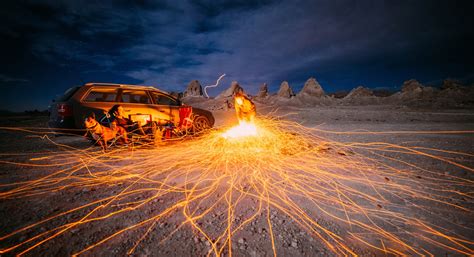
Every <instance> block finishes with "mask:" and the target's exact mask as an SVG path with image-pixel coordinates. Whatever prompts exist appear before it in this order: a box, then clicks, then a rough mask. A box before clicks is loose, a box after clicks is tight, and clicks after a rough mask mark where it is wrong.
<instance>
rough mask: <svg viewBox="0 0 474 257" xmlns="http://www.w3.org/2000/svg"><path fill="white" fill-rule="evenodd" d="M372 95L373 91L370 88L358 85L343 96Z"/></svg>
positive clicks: (359, 96) (358, 96)
mask: <svg viewBox="0 0 474 257" xmlns="http://www.w3.org/2000/svg"><path fill="white" fill-rule="evenodd" d="M371 96H374V92H372V90H370V89H368V88H366V87H363V86H358V87H356V88H354V89H352V90H351V92H349V94H348V95H347V96H346V97H344V98H347V99H349V98H361V97H371Z"/></svg>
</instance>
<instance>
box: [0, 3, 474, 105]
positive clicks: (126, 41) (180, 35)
mask: <svg viewBox="0 0 474 257" xmlns="http://www.w3.org/2000/svg"><path fill="white" fill-rule="evenodd" d="M473 7H474V4H473V3H472V1H456V2H455V3H451V2H446V1H299V0H297V1H291V0H281V1H211V0H206V1H171V0H169V1H115V2H114V3H113V4H112V3H110V2H109V1H99V2H96V3H92V2H90V3H87V4H85V3H84V2H83V1H52V0H51V1H48V0H43V1H22V2H8V1H7V2H4V3H2V8H0V36H1V38H0V44H1V46H2V47H1V48H0V53H1V54H2V56H3V57H4V60H5V61H4V63H5V64H4V67H2V71H0V73H1V74H2V76H4V77H5V78H27V79H24V80H22V81H21V82H20V81H14V80H1V81H0V83H1V86H2V88H3V89H5V88H7V90H8V94H5V95H8V98H4V99H0V102H1V106H0V109H1V108H10V109H11V108H31V107H35V108H42V107H44V106H46V105H47V102H48V101H49V99H50V98H52V97H53V96H54V94H58V93H60V92H61V91H64V90H65V89H67V88H68V87H70V86H72V85H75V84H80V83H83V82H84V81H102V82H117V83H140V84H150V85H158V86H159V87H161V88H163V89H166V90H175V91H178V90H183V89H184V88H185V86H186V84H187V83H188V82H189V81H191V80H193V79H198V80H200V81H201V83H202V84H204V85H206V84H212V83H214V81H215V79H216V78H217V77H218V76H219V75H220V74H222V73H226V74H228V76H226V78H225V80H224V84H225V86H227V84H229V83H230V81H231V80H237V81H239V82H240V83H241V84H243V85H244V87H246V89H247V90H248V91H250V92H255V91H256V90H257V88H258V86H259V85H260V84H261V83H263V82H267V83H269V85H270V89H271V90H276V89H277V88H278V86H279V84H280V83H281V81H282V80H288V81H289V82H290V84H291V85H292V86H293V87H295V88H296V89H299V88H301V86H302V85H303V83H304V81H305V80H306V79H307V78H308V77H310V76H315V77H316V78H317V79H318V80H319V81H320V82H321V84H322V86H323V87H324V88H325V89H326V91H336V90H341V89H349V88H352V87H354V86H356V85H359V84H364V85H366V86H369V87H393V86H399V85H400V84H401V83H402V82H403V80H406V79H410V78H417V79H419V80H421V81H422V82H425V83H433V82H436V81H440V80H441V79H443V78H446V77H457V78H462V79H466V80H470V81H472V79H473V75H472V74H474V68H473V66H472V65H471V63H472V60H473V57H474V50H473V48H472V45H474V36H473V33H472V31H473V28H474V26H473V24H474V22H473V21H474V18H473V16H472V15H470V14H469V13H468V12H467V10H473V9H474V8H473ZM20 89H21V90H20ZM222 89H223V88H217V89H213V90H212V92H210V93H211V94H216V93H217V92H219V91H220V90H222ZM25 90H26V91H30V92H34V94H29V95H28V96H22V92H23V91H25ZM12 96H17V97H12ZM20 96H22V97H20ZM11 99H21V101H17V100H15V101H13V100H11Z"/></svg>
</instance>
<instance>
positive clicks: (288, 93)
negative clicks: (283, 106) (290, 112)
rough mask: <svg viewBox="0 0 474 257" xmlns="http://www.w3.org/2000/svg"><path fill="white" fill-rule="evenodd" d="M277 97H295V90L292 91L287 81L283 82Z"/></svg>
mask: <svg viewBox="0 0 474 257" xmlns="http://www.w3.org/2000/svg"><path fill="white" fill-rule="evenodd" d="M277 95H278V96H279V97H283V98H290V97H292V96H294V95H295V94H294V93H293V89H291V87H290V85H289V84H288V82H287V81H283V82H281V85H280V89H279V90H278V93H277Z"/></svg>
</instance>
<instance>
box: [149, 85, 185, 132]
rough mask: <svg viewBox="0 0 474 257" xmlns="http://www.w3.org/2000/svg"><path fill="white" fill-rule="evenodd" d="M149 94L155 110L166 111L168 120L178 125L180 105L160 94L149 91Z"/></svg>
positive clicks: (167, 96) (168, 96)
mask: <svg viewBox="0 0 474 257" xmlns="http://www.w3.org/2000/svg"><path fill="white" fill-rule="evenodd" d="M150 93H151V96H152V98H153V102H154V103H155V106H156V108H160V109H167V110H168V116H169V120H170V121H172V122H173V123H174V124H175V125H178V123H179V107H180V103H179V102H178V101H177V100H176V99H175V98H173V97H172V96H170V95H167V94H164V93H162V92H156V91H151V92H150Z"/></svg>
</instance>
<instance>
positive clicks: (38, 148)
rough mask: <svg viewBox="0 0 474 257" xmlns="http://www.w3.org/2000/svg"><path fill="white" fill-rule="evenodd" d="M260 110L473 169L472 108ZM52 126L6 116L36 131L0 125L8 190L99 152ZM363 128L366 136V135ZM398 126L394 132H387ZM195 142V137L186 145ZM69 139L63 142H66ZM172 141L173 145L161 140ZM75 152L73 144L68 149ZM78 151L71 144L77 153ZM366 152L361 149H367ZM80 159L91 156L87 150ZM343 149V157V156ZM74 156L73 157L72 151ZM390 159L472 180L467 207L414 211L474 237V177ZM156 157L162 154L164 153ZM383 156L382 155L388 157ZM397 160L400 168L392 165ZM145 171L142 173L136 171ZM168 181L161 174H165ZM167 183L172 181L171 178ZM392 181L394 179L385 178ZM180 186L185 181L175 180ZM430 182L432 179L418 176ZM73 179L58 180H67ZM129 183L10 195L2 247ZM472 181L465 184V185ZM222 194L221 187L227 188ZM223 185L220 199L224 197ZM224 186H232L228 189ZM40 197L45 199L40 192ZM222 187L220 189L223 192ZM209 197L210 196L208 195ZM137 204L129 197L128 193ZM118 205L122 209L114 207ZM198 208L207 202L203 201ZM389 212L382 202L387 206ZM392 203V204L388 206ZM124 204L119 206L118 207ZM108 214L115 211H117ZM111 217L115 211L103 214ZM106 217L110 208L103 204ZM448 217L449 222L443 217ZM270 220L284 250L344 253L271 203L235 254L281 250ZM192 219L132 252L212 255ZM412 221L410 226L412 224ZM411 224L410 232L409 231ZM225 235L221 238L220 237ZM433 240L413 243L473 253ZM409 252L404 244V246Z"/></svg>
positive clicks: (104, 248)
mask: <svg viewBox="0 0 474 257" xmlns="http://www.w3.org/2000/svg"><path fill="white" fill-rule="evenodd" d="M258 110H259V115H266V116H268V117H280V118H281V119H286V120H292V121H296V122H298V123H301V124H302V125H304V126H305V127H309V128H314V129H315V130H314V133H316V134H320V135H323V136H324V137H325V138H327V139H330V140H335V141H338V142H344V143H346V144H347V143H357V142H359V143H367V142H386V143H394V144H398V145H402V146H409V147H413V146H418V147H427V148H435V149H443V150H447V151H453V152H462V153H467V154H464V155H462V154H450V155H449V158H450V160H452V161H455V162H457V163H460V164H462V165H465V166H467V167H471V168H472V167H473V166H474V158H473V157H472V156H473V154H474V148H473V146H474V134H473V132H472V131H473V130H474V114H473V112H472V110H443V111H440V110H436V111H432V110H413V109H406V108H395V107H390V106H374V107H370V106H369V107H360V106H359V107H351V106H338V107H311V108H297V107H280V108H277V109H276V108H275V107H272V106H265V105H258ZM214 115H215V117H216V127H222V126H226V125H229V124H232V123H235V122H236V120H235V117H234V112H233V111H224V110H218V111H214ZM45 124H46V120H45V118H44V117H36V118H35V117H33V118H32V117H17V118H12V117H4V118H1V119H0V126H1V127H25V128H33V129H31V130H32V131H33V132H37V133H32V132H31V131H30V132H22V131H15V130H13V131H12V130H8V129H5V128H3V129H0V138H1V142H2V144H1V145H0V160H1V161H2V164H1V165H0V184H1V187H0V192H2V193H4V192H9V190H12V189H14V188H18V187H21V186H22V184H18V183H21V182H24V181H31V180H34V179H37V178H40V177H43V176H45V175H48V174H51V173H53V172H56V171H58V170H60V169H61V168H62V169H65V170H67V169H70V168H71V167H70V166H69V165H68V164H67V163H63V164H62V165H58V159H57V158H56V159H54V160H53V161H49V160H43V161H42V160H39V162H35V161H32V158H41V157H42V156H48V155H51V154H54V155H60V154H61V152H65V153H66V152H67V153H69V154H70V152H68V151H69V150H71V149H70V148H68V147H74V151H77V149H80V150H81V151H82V150H83V151H85V152H87V151H89V152H91V153H99V149H98V147H92V148H90V147H91V145H90V143H89V142H87V141H85V140H84V139H83V138H81V137H54V136H52V135H49V137H50V138H51V140H52V141H54V142H55V143H56V144H53V143H51V141H49V140H48V139H47V138H45V137H42V136H43V135H45V134H47V130H42V129H41V128H44V127H45ZM427 131H431V132H436V131H438V132H439V131H471V132H470V133H422V132H427ZM335 132H357V133H335ZM360 132H364V133H360ZM365 132H385V133H382V134H380V133H365ZM387 132H390V133H387ZM182 143H186V142H182ZM60 144H64V145H66V146H67V147H64V146H62V145H60ZM160 147H166V146H160ZM68 149H69V150H68ZM71 151H72V150H71ZM147 151H149V149H142V150H137V151H135V152H134V154H136V155H137V156H140V155H141V154H146V152H147ZM361 151H362V150H361ZM81 154H82V155H80V156H81V157H84V156H86V155H83V152H81ZM117 155H118V156H126V155H130V153H129V152H127V151H126V150H123V151H122V152H119V153H117ZM335 155H337V154H336V153H335ZM69 156H70V155H69ZM384 156H385V157H390V158H394V159H403V160H404V161H407V162H410V163H416V164H417V165H420V166H423V167H424V169H425V170H426V171H425V172H423V171H420V172H419V173H418V174H417V176H418V179H419V180H418V181H420V180H421V181H422V180H423V179H424V178H426V177H430V176H431V177H433V176H435V177H436V176H437V175H433V172H435V173H439V174H440V175H450V176H455V177H457V178H462V179H464V180H465V181H468V182H467V188H464V189H463V188H460V190H461V191H462V190H465V191H466V190H467V191H470V192H469V193H468V194H467V195H465V196H464V197H458V198H456V199H454V198H453V199H451V200H452V202H454V203H459V204H460V205H462V206H464V207H465V208H466V209H467V211H458V210H454V209H452V210H447V209H446V207H445V205H439V206H435V205H433V206H432V208H431V209H429V210H426V211H427V212H428V213H429V215H426V214H425V213H424V212H421V211H420V212H418V213H411V214H410V215H413V216H414V217H419V218H421V219H423V218H424V217H425V216H426V217H427V218H428V219H431V220H427V221H428V222H431V223H433V224H438V225H440V226H442V227H443V228H446V229H447V230H450V231H451V232H453V233H455V234H456V235H458V236H462V237H463V238H464V239H465V240H467V241H471V242H472V241H473V240H474V236H473V235H474V231H473V230H474V225H473V224H474V217H473V215H472V210H473V209H474V201H473V198H472V186H473V184H472V180H473V179H474V176H473V173H472V172H470V171H468V170H466V169H463V168H459V167H455V166H453V165H449V164H446V163H442V162H441V163H440V162H439V161H436V160H433V159H432V158H427V157H426V156H419V155H406V154H401V153H397V152H393V153H390V152H387V153H384ZM156 158H160V157H159V156H156ZM380 158H382V157H380ZM18 163H28V164H35V163H40V164H48V163H50V164H51V163H54V164H55V166H54V167H53V168H52V167H49V166H44V165H43V166H41V165H39V166H31V165H19V164H18ZM108 163H109V164H113V165H116V167H118V166H120V164H121V159H120V158H117V161H113V160H112V161H111V162H108ZM393 165H397V164H393ZM94 168H97V170H99V169H100V167H90V169H91V170H90V172H92V173H94V172H95V170H94ZM137 172H139V171H137ZM157 177H159V176H157ZM163 179H165V177H163ZM386 179H389V178H386ZM173 183H174V184H175V185H177V186H179V185H180V181H174V182H173ZM417 183H423V182H417ZM61 185H62V186H64V184H61V183H58V186H61ZM127 186H129V185H128V184H127V183H122V182H120V183H118V182H114V181H112V180H111V181H110V182H109V183H105V184H100V185H91V184H88V185H87V186H80V182H78V183H77V184H75V185H74V186H70V187H69V186H64V187H51V186H50V188H54V190H50V189H48V191H47V192H46V193H45V191H42V190H41V189H37V191H25V194H18V195H16V196H14V197H5V196H2V198H1V200H0V220H1V222H0V236H1V237H2V238H1V240H0V248H1V249H6V248H9V247H11V246H14V245H16V244H18V243H21V242H25V241H27V240H28V239H30V238H32V237H34V236H35V235H38V234H40V233H42V232H46V231H50V230H51V229H53V228H55V227H58V226H61V225H62V224H66V223H69V222H72V221H75V220H77V219H78V218H80V217H82V216H83V215H85V214H86V213H87V212H89V211H90V210H91V209H92V208H93V206H89V207H85V208H84V209H82V210H80V211H77V212H75V213H73V214H71V215H64V216H61V217H59V218H57V219H55V220H54V221H52V222H46V223H44V224H39V225H38V226H36V227H34V229H31V230H27V231H26V232H21V233H19V234H17V235H13V236H10V237H7V238H4V236H5V235H7V234H9V233H11V232H12V231H16V230H18V229H21V228H23V227H25V226H27V225H29V224H33V223H35V222H38V221H40V220H43V219H45V218H47V217H51V216H53V215H55V214H58V213H62V212H64V211H68V210H71V209H73V208H76V207H78V206H82V205H85V204H88V203H90V202H92V201H94V200H98V199H103V198H105V197H108V196H114V195H116V194H117V192H120V191H121V190H124V189H125V188H126V187H127ZM463 186H466V184H464V185H463ZM219 190H220V189H219ZM219 190H217V191H218V193H217V195H219ZM222 190H224V187H223V188H222ZM36 192H37V193H38V195H36V194H35V193H36ZM152 194H153V192H152V191H150V192H141V193H140V194H135V195H131V196H130V197H131V198H133V200H134V201H140V200H143V199H149V198H150V197H151V196H152ZM222 194H223V192H221V195H222ZM182 197H183V196H182V195H181V194H179V193H169V194H166V195H164V196H161V197H159V198H153V200H152V201H151V202H150V203H149V204H146V205H144V206H143V207H140V208H139V209H138V211H134V212H130V213H124V214H121V215H116V216H113V217H110V218H107V219H106V220H101V221H95V222H90V223H87V224H85V225H82V226H77V227H74V228H72V229H70V230H68V231H67V232H66V233H63V234H60V235H58V236H57V237H55V238H54V239H52V240H50V241H47V242H44V243H43V244H41V245H40V246H38V247H36V248H34V249H32V250H31V251H28V252H27V253H26V255H27V256H65V255H71V254H73V253H76V252H78V251H80V250H82V249H85V248H87V247H88V246H90V245H91V244H93V243H95V242H97V241H100V240H101V239H103V238H105V237H106V236H108V235H110V234H112V233H114V232H116V231H118V230H120V229H122V228H125V227H127V226H133V225H134V224H137V223H138V222H140V221H141V220H143V219H145V218H146V217H152V216H153V215H156V214H158V213H161V212H162V211H163V210H165V209H166V208H167V207H168V206H169V204H168V203H173V202H176V201H179V200H180V199H182ZM208 200H209V199H208ZM304 200H305V199H297V198H296V199H295V201H296V202H299V203H301V205H302V206H303V208H304V207H307V208H308V210H307V211H308V213H311V214H312V215H314V219H315V220H317V222H318V224H321V225H322V226H324V227H326V228H328V229H329V230H331V231H333V232H334V233H336V234H338V233H340V234H344V233H345V231H346V230H349V228H348V227H347V226H346V225H344V224H341V223H340V222H337V221H336V220H333V219H331V218H329V217H327V216H325V215H323V214H320V213H318V212H317V210H311V209H310V208H311V207H310V206H305V201H304ZM128 201H130V199H128ZM225 207H226V206H225V205H222V206H217V207H216V208H214V209H213V211H212V213H209V215H207V216H206V218H204V219H202V220H200V221H199V222H200V225H201V226H202V227H203V228H205V229H207V230H210V231H212V230H213V229H214V230H215V231H216V232H217V231H221V230H222V229H225V225H226V222H227V219H226V217H227V212H226V208H225ZM111 208H112V209H113V207H111ZM196 208H197V210H199V206H197V207H196ZM258 208H259V207H258V202H256V201H252V200H251V199H246V200H244V201H243V202H242V203H241V204H240V205H239V207H238V208H237V210H236V215H235V217H234V218H235V219H237V221H239V220H240V221H242V220H245V219H246V218H248V217H250V216H251V215H252V214H253V213H255V210H256V209H258ZM381 208H382V206H381ZM385 208H387V209H388V207H385ZM119 209H120V207H119V206H117V210H119ZM107 211H110V209H108V210H107ZM103 212H104V213H103V214H106V210H103ZM98 213H101V210H98ZM440 217H441V218H443V219H444V218H445V219H447V220H449V222H450V223H449V224H447V223H446V221H444V220H443V219H441V218H440ZM267 218H269V219H270V220H271V223H272V224H273V234H274V235H275V236H274V238H275V248H276V252H277V253H278V255H280V256H333V255H336V254H335V253H333V252H331V251H330V249H328V247H327V246H326V245H324V243H322V241H321V240H319V239H318V238H315V237H314V236H311V235H309V233H308V231H307V230H306V229H304V227H302V226H301V225H300V224H297V222H296V221H295V220H294V219H292V218H290V217H289V216H288V215H285V214H284V213H282V212H281V211H278V210H276V209H272V210H271V211H270V212H269V214H268V217H267V214H266V213H265V212H261V213H259V214H258V215H257V216H256V217H255V219H253V220H252V221H251V222H250V223H249V224H247V225H246V226H244V227H242V229H239V230H238V231H237V232H236V233H235V234H234V235H233V241H232V255H234V256H272V255H273V250H272V244H271V240H270V236H269V231H268V229H269V228H268V226H267ZM183 219H184V217H183V214H182V212H180V211H179V210H173V211H171V212H170V213H169V214H168V215H167V216H166V218H164V219H160V220H159V221H158V222H157V223H156V224H155V225H154V226H153V227H152V228H151V230H150V232H149V233H148V234H146V236H145V237H144V238H143V241H141V243H140V244H139V246H138V247H137V248H136V250H135V251H134V252H133V253H132V255H134V256H206V255H207V254H208V253H209V251H210V249H211V244H210V243H209V241H208V240H207V239H206V238H204V237H203V236H202V235H201V234H199V233H198V231H196V230H195V229H193V228H191V226H189V225H184V226H181V222H182V221H183ZM409 226H410V224H407V227H409ZM407 229H409V228H407ZM145 232H146V228H138V229H136V230H130V231H127V232H125V233H123V234H120V235H117V236H116V237H114V238H112V239H111V240H109V241H107V242H106V243H104V244H102V245H100V246H99V247H97V248H94V249H91V250H90V251H87V252H85V253H84V254H83V255H84V256H112V255H115V256H123V255H127V251H129V250H130V249H131V248H133V246H134V244H135V243H136V242H137V240H139V239H140V238H141V237H142V236H143V235H144V233H145ZM216 235H217V234H216ZM424 242H425V241H420V242H412V243H413V245H414V246H415V247H419V248H425V249H429V250H431V251H432V252H433V253H435V254H436V255H437V256H464V255H465V254H462V253H459V252H455V251H452V250H449V249H444V248H433V247H432V246H429V245H420V244H423V243H424ZM347 245H349V246H350V247H351V249H352V250H353V251H354V252H355V253H356V254H358V255H362V256H385V254H384V253H382V252H380V251H377V250H374V249H373V248H371V247H368V246H367V245H364V244H362V243H360V242H357V241H355V240H352V241H351V240H349V239H348V240H347ZM465 245H467V248H468V249H467V250H466V251H468V252H469V251H470V252H471V253H473V245H472V243H471V244H469V243H466V244H465ZM29 246H32V244H30V243H27V244H25V245H21V246H19V247H18V248H17V249H14V250H12V251H10V252H7V253H4V254H1V256H10V255H14V254H18V253H21V252H22V251H24V250H25V249H28V247H29ZM401 250H402V251H403V249H401ZM228 254H229V252H228V250H226V251H224V252H223V253H222V255H223V256H227V255H228Z"/></svg>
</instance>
